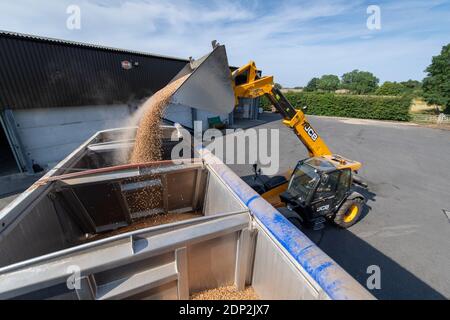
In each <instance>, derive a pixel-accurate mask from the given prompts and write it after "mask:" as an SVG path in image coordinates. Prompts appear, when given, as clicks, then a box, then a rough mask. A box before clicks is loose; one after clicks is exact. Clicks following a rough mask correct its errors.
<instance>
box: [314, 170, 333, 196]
mask: <svg viewBox="0 0 450 320" xmlns="http://www.w3.org/2000/svg"><path fill="white" fill-rule="evenodd" d="M338 182H339V171H334V172H331V173H324V174H323V175H322V177H321V179H320V182H319V185H318V186H317V190H316V194H315V196H314V199H315V200H317V199H319V198H327V197H331V196H333V195H334V194H335V191H336V188H337V185H338Z"/></svg>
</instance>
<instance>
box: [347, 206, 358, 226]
mask: <svg viewBox="0 0 450 320" xmlns="http://www.w3.org/2000/svg"><path fill="white" fill-rule="evenodd" d="M358 211H359V209H358V206H357V205H352V206H351V207H350V209H349V210H348V212H347V214H346V215H345V217H344V222H347V223H348V222H351V221H352V220H353V219H355V217H356V215H357V214H358Z"/></svg>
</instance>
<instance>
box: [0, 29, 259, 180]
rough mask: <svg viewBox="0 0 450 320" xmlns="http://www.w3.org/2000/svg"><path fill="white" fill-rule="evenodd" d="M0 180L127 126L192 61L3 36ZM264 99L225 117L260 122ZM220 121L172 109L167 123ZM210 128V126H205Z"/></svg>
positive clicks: (0, 49)
mask: <svg viewBox="0 0 450 320" xmlns="http://www.w3.org/2000/svg"><path fill="white" fill-rule="evenodd" d="M0 60H1V61H2V64H1V66H0V83H1V88H2V89H1V93H0V121H1V127H0V160H1V161H0V176H4V175H9V174H14V173H18V172H28V173H32V172H34V171H36V170H40V168H44V169H45V168H48V167H52V166H53V165H54V164H55V163H57V162H58V161H60V160H61V159H63V158H64V157H65V156H66V155H68V154H69V153H70V152H71V151H72V150H73V149H75V147H76V146H78V145H79V144H80V143H81V142H82V141H84V140H85V139H87V138H88V137H89V136H91V135H92V134H93V133H94V132H96V131H98V130H102V129H107V128H114V127H122V126H125V125H126V121H125V120H126V119H127V118H128V117H129V116H130V115H131V114H132V113H133V112H134V111H135V110H136V109H137V108H138V106H139V105H140V104H141V103H142V102H143V101H145V99H146V98H148V97H149V96H151V95H152V94H153V93H154V92H156V91H158V90H159V89H161V88H163V87H164V86H165V85H167V84H168V83H169V81H170V80H171V79H172V78H173V77H174V76H175V75H176V74H177V73H178V72H179V71H180V70H181V69H182V68H183V67H184V66H185V65H186V63H188V62H189V60H188V59H181V58H174V57H167V56H161V55H155V54H149V53H143V52H135V51H129V50H123V49H115V48H109V47H103V46H97V45H92V44H85V43H78V42H71V41H65V40H58V39H51V38H43V37H37V36H31V35H24V34H18V33H11V32H4V31H2V32H0ZM257 110H258V108H257V103H256V101H253V100H249V99H245V100H243V101H241V103H240V105H239V106H238V107H237V108H236V110H235V112H233V113H231V114H226V115H219V116H220V117H221V119H222V121H223V122H226V123H228V124H230V125H231V124H232V123H233V121H234V118H248V119H256V118H257V116H258V112H257ZM212 116H217V115H213V114H209V113H207V112H204V111H200V110H193V109H191V110H189V109H186V108H185V109H182V110H181V109H179V110H178V109H170V108H169V109H168V110H167V112H166V114H165V119H166V120H168V121H169V122H179V123H181V124H182V125H184V126H186V127H189V128H192V127H193V121H195V120H202V121H203V122H207V119H208V117H212ZM207 127H208V124H207V123H204V124H203V128H204V129H206V128H207Z"/></svg>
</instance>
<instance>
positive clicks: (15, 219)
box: [0, 127, 373, 300]
mask: <svg viewBox="0 0 450 320" xmlns="http://www.w3.org/2000/svg"><path fill="white" fill-rule="evenodd" d="M130 130H131V133H130V136H132V135H133V131H132V130H133V129H130ZM175 131H176V129H175V128H173V127H172V128H171V127H166V128H165V129H164V132H165V134H164V136H165V137H166V139H164V143H163V145H164V146H165V148H166V153H165V154H166V155H167V154H168V153H169V151H170V150H171V148H172V147H173V144H171V142H169V140H168V139H167V137H169V136H171V135H172V134H173V133H174V132H175ZM123 132H124V129H115V130H107V131H102V132H99V133H97V134H96V135H95V136H93V137H92V138H91V139H89V140H88V141H87V142H86V143H84V144H83V145H82V146H80V147H79V148H78V149H77V150H76V151H74V152H73V153H72V154H71V155H69V156H68V157H67V158H66V159H65V160H63V161H62V162H61V163H60V164H58V166H57V167H56V168H54V169H53V170H52V171H50V172H49V173H48V174H47V175H46V176H44V177H43V178H42V179H41V180H39V181H38V182H37V183H36V184H34V185H33V186H32V187H30V188H29V189H28V190H27V191H26V192H24V193H23V194H22V195H21V196H19V197H18V198H17V199H16V200H15V201H14V202H13V203H11V204H10V205H9V206H8V207H6V208H5V209H4V210H3V211H1V212H0V251H1V254H0V298H2V299H98V300H103V299H189V298H190V296H191V295H192V293H195V292H198V291H201V290H206V289H212V288H218V287H221V286H227V285H235V286H236V287H237V289H238V290H243V289H244V288H245V287H246V286H251V287H252V288H253V289H254V291H255V292H256V294H257V295H258V296H259V298H262V299H372V298H373V297H372V295H371V294H370V293H369V292H368V291H366V290H365V289H364V288H363V287H362V286H361V285H360V284H359V283H358V282H356V281H355V280H354V279H353V278H352V277H351V276H350V275H349V274H347V273H346V272H345V271H344V270H343V269H342V268H341V267H340V266H338V265H337V264H336V263H335V262H334V261H333V260H332V259H331V258H330V257H328V256H327V255H326V254H324V253H323V252H322V251H321V250H320V249H319V248H318V247H317V246H315V245H314V244H313V243H312V242H311V241H310V240H309V239H308V238H307V237H306V236H305V235H304V234H303V233H302V232H300V231H299V230H298V229H296V228H295V227H294V226H293V225H292V224H291V223H290V222H289V221H287V220H286V219H285V218H284V217H283V216H282V215H281V214H280V213H278V211H277V210H276V209H274V208H273V207H272V206H271V205H270V204H268V203H267V202H266V201H265V200H263V199H262V198H261V197H260V196H259V195H257V194H256V193H255V192H254V191H253V190H252V189H250V188H249V187H248V186H247V185H246V184H245V183H244V182H243V181H242V180H241V179H240V178H239V177H237V176H236V175H235V174H234V173H233V172H232V171H231V170H230V169H229V168H228V167H226V166H225V165H224V164H223V163H221V162H220V161H219V160H218V159H217V158H215V157H214V156H212V155H211V154H209V153H208V152H207V151H205V150H203V149H200V150H197V151H198V154H199V155H200V156H201V157H200V158H197V159H193V160H190V161H187V162H185V163H174V162H172V161H170V160H165V161H161V162H156V163H148V164H143V165H126V164H125V165H124V164H121V162H123V159H124V158H122V159H120V157H118V156H117V154H118V152H119V153H120V151H121V150H124V149H127V148H128V149H129V148H130V147H131V146H132V143H133V140H132V139H125V140H124V139H123ZM176 135H177V134H176V132H175V136H176ZM125 153H126V152H125ZM155 194H156V195H158V196H157V197H156V199H159V200H158V201H150V200H149V201H142V199H144V200H148V199H152V197H154V195H155Z"/></svg>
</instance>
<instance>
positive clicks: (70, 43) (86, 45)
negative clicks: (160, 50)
mask: <svg viewBox="0 0 450 320" xmlns="http://www.w3.org/2000/svg"><path fill="white" fill-rule="evenodd" d="M0 36H7V37H8V36H9V37H13V38H22V39H28V40H33V41H42V42H51V43H58V44H63V45H68V46H76V47H81V48H92V49H97V50H106V51H112V52H121V53H129V54H134V55H140V56H147V57H156V58H163V59H171V60H178V61H184V62H188V61H189V59H184V58H177V57H172V56H166V55H160V54H154V53H148V52H143V51H134V50H127V49H121V48H114V47H108V46H101V45H96V44H91V43H84V42H77V41H70V40H63V39H57V38H50V37H43V36H37V35H32V34H25V33H19V32H13V31H7V30H0Z"/></svg>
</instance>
